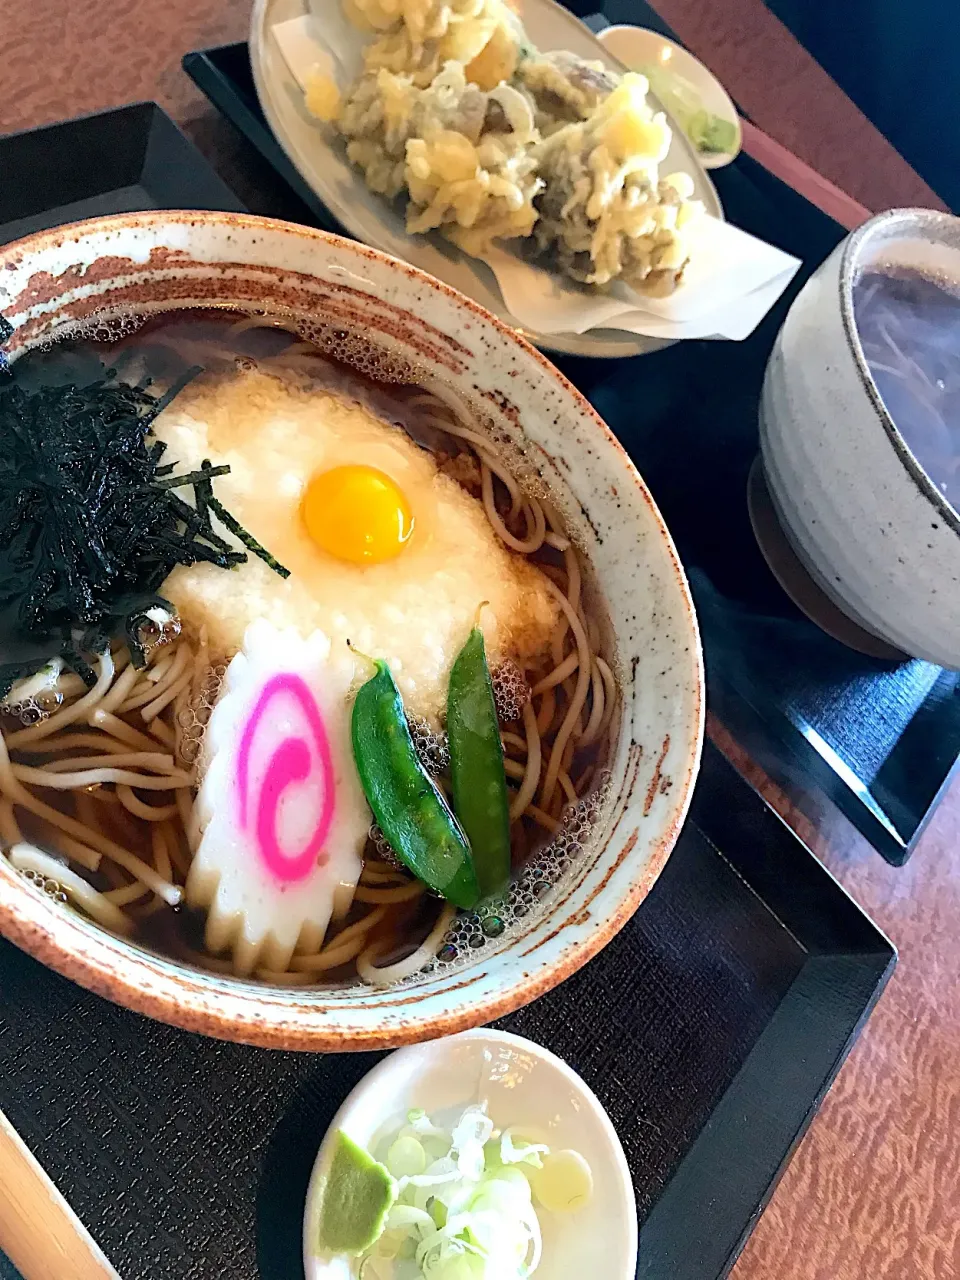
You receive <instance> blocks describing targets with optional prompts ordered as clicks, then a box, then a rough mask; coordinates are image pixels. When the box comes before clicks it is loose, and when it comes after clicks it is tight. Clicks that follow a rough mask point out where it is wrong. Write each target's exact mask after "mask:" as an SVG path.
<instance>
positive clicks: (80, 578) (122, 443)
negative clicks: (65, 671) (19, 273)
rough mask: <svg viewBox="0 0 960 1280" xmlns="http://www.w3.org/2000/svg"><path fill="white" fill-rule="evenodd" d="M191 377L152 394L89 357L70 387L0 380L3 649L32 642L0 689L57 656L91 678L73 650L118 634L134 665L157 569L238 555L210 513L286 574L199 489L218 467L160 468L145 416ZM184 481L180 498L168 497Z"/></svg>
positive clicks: (7, 667) (158, 447)
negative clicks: (91, 376) (92, 365)
mask: <svg viewBox="0 0 960 1280" xmlns="http://www.w3.org/2000/svg"><path fill="white" fill-rule="evenodd" d="M0 320H2V317H0ZM0 334H2V329H0ZM7 336H9V335H7ZM18 367H19V362H17V368H18ZM200 372H202V370H201V369H200V368H199V367H195V368H192V369H189V370H187V371H186V372H185V373H184V374H183V375H182V376H181V377H180V378H178V379H177V381H176V382H175V383H174V384H173V385H172V386H171V387H170V388H169V389H168V390H167V391H165V392H164V394H163V395H160V396H155V395H153V394H152V393H151V392H150V391H149V390H148V389H147V385H146V384H144V383H142V384H140V385H137V386H131V385H129V384H127V383H124V382H122V381H120V380H119V379H118V378H116V376H115V375H114V373H113V371H112V370H106V369H104V368H103V367H102V366H100V371H99V376H98V377H96V378H95V380H92V381H90V380H86V381H85V384H84V385H79V380H76V381H73V382H68V383H67V384H66V385H59V386H58V385H53V384H52V383H48V384H47V385H33V384H31V383H30V382H29V381H24V382H21V381H19V380H18V379H17V378H16V376H14V377H13V378H11V379H5V380H3V381H2V382H0V548H2V554H0V614H2V615H3V616H4V621H5V624H6V623H7V621H8V620H9V624H10V626H11V628H12V631H13V633H14V640H15V643H14V645H13V648H14V649H15V650H16V649H17V648H18V647H19V648H20V649H22V648H23V647H24V644H23V642H24V641H25V642H26V643H27V647H28V648H29V647H31V646H32V647H33V649H34V650H35V651H37V656H36V657H35V658H32V659H31V661H29V662H23V661H21V660H19V659H17V660H16V661H12V662H7V663H5V664H0V697H3V696H4V694H5V693H6V692H7V691H8V690H9V688H10V686H11V685H12V684H13V683H14V682H15V681H16V680H18V679H20V678H22V677H23V676H25V675H29V674H31V672H33V671H36V670H38V669H39V667H40V666H42V665H43V663H44V662H45V661H47V660H48V659H49V658H50V657H52V656H54V655H57V654H59V655H60V656H61V657H62V658H63V659H64V661H65V662H67V663H68V664H69V665H70V666H71V667H72V668H73V670H75V671H76V672H77V673H78V674H79V675H80V676H81V677H82V678H83V679H84V680H85V681H87V682H89V681H91V680H93V679H95V675H94V672H93V670H92V667H91V665H90V663H89V662H88V661H87V660H86V658H85V657H84V654H86V655H88V656H89V655H91V654H95V653H101V652H103V650H104V648H105V647H106V645H107V644H108V643H109V640H110V639H111V638H123V639H125V640H126V641H127V643H128V644H129V646H130V649H131V654H132V657H133V661H134V662H135V663H136V665H138V666H139V665H142V663H143V662H144V661H145V655H144V651H143V644H142V641H141V639H140V632H141V629H142V627H143V624H144V622H145V620H146V613H147V610H149V609H151V608H155V607H157V606H160V607H162V608H165V609H167V610H169V611H170V612H171V613H172V612H173V609H172V606H171V605H170V604H169V603H168V602H167V601H165V600H164V599H163V598H162V597H161V596H159V595H158V594H157V593H158V590H159V588H160V586H161V584H162V583H163V581H164V579H165V578H166V577H167V576H168V574H169V573H170V572H171V570H172V569H173V568H174V567H175V566H176V565H178V564H182V565H191V564H195V563H197V562H199V561H206V562H209V563H211V564H215V565H217V566H219V567H220V568H223V569H231V568H233V567H234V566H235V565H238V564H243V563H244V562H245V561H246V560H247V555H246V552H244V551H239V550H235V549H234V547H233V546H231V544H229V543H228V542H226V541H225V540H224V539H223V538H222V537H221V536H220V535H219V534H218V533H216V532H215V531H214V530H213V528H212V526H211V512H212V513H214V514H215V515H216V516H217V517H218V518H219V519H220V520H221V522H222V523H223V524H225V525H226V527H227V528H228V529H229V530H230V532H231V533H233V534H235V536H236V537H237V538H238V539H239V540H240V541H241V542H242V543H243V544H244V546H246V547H247V548H248V549H249V550H250V551H252V552H254V553H255V554H256V555H258V556H260V557H261V559H263V560H265V561H266V563H267V564H269V565H270V566H271V568H273V569H275V570H276V572H277V573H279V574H281V575H282V576H284V577H286V576H287V575H288V571H287V570H286V569H284V568H283V566H282V565H279V564H278V563H277V562H276V561H275V560H274V559H273V557H272V556H270V555H269V553H268V552H266V551H265V550H264V549H263V547H261V546H260V544H259V543H258V542H257V541H256V540H255V539H254V538H252V537H251V535H250V534H249V533H247V531H246V530H245V529H243V528H242V527H241V526H240V524H239V523H238V522H237V521H236V520H235V519H234V517H233V516H231V515H230V513H229V512H228V511H226V509H225V508H224V507H223V506H222V504H221V503H219V502H218V501H217V500H216V499H215V498H214V497H213V486H212V481H213V480H214V479H215V478H216V477H217V476H221V475H226V474H227V472H228V471H229V470H230V468H229V467H226V466H218V467H215V466H212V465H211V464H210V463H209V462H204V464H203V468H202V469H201V470H200V471H193V472H190V473H188V474H185V475H180V476H178V475H175V474H174V472H175V469H176V466H175V463H172V462H168V461H165V462H164V463H163V464H161V458H163V457H164V453H165V448H166V446H165V445H164V443H163V442H162V441H159V440H156V439H154V438H153V435H152V431H151V423H152V422H153V421H154V420H155V419H156V417H157V415H158V414H159V413H161V412H162V410H163V409H164V408H166V406H167V405H168V404H169V403H170V401H171V400H172V399H173V398H174V396H176V395H177V394H178V392H180V391H181V390H182V389H183V387H185V386H186V385H187V383H188V382H189V381H190V380H191V379H192V378H194V377H195V376H196V375H197V374H198V373H200ZM189 488H192V489H193V497H194V504H193V505H192V506H191V505H190V504H189V503H188V502H185V501H184V499H183V498H182V497H180V496H179V494H178V493H177V492H176V491H177V490H180V489H189ZM6 638H9V637H6ZM40 649H42V652H43V655H44V656H40V653H39V650H40ZM8 656H9V655H8Z"/></svg>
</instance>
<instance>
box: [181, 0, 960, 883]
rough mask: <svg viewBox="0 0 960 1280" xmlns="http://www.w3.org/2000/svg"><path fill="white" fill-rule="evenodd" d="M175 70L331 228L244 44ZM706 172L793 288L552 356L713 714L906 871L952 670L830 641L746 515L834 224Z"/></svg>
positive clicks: (622, 14)
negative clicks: (596, 435)
mask: <svg viewBox="0 0 960 1280" xmlns="http://www.w3.org/2000/svg"><path fill="white" fill-rule="evenodd" d="M580 7H581V8H582V7H583V6H580ZM605 11H606V13H607V15H608V17H609V18H610V20H611V21H623V22H627V21H629V22H634V23H639V24H645V25H648V26H653V27H656V28H658V29H659V30H661V31H666V30H667V28H666V27H665V26H664V24H663V22H661V21H660V19H659V18H658V17H657V16H656V15H655V14H654V13H653V11H652V10H651V9H649V7H648V6H647V5H646V4H645V3H643V0H608V3H607V5H606V6H605ZM604 21H605V20H604V19H603V18H600V17H596V16H595V17H594V18H592V19H590V25H591V26H593V27H594V28H599V27H600V26H602V25H603V24H604ZM184 67H185V69H186V70H187V72H188V73H189V74H190V75H191V76H192V77H193V79H194V80H195V81H196V82H197V84H198V85H199V86H200V88H201V89H202V90H203V91H204V92H205V93H206V94H207V96H208V97H209V98H210V99H211V101H212V102H213V103H214V105H215V106H216V107H217V108H218V109H219V110H220V111H222V112H223V113H224V114H225V115H226V116H227V117H228V118H229V119H230V120H232V121H233V123H234V124H235V125H236V126H237V127H238V128H239V129H240V130H241V132H242V133H244V134H245V136H246V137H247V138H248V139H249V140H250V141H251V142H252V143H253V145H254V146H255V147H256V148H257V150H258V151H259V152H260V153H261V154H262V155H263V156H264V157H265V158H266V159H267V160H268V161H269V162H270V164H271V165H272V166H273V167H274V168H275V170H276V172H277V173H278V174H279V175H280V176H281V177H282V178H283V180H284V182H285V183H286V184H288V187H289V194H290V198H291V204H292V213H291V215H290V216H293V217H297V218H298V219H299V220H306V221H310V222H312V223H313V224H314V225H317V226H321V227H323V228H325V229H327V230H333V231H337V230H341V228H340V227H339V226H338V225H337V224H336V223H335V221H334V220H333V219H332V217H331V215H330V214H329V213H328V212H327V210H326V209H325V208H324V207H323V205H322V204H321V203H320V202H319V201H318V199H317V197H316V196H314V195H313V194H312V192H311V191H310V190H309V188H308V187H307V186H306V184H305V183H304V182H303V180H302V179H301V178H300V176H299V175H298V174H297V172H296V170H295V169H294V167H293V165H292V164H291V163H290V161H289V160H287V158H286V156H285V155H284V153H283V151H282V150H281V148H280V146H279V144H278V143H277V141H276V139H275V138H274V137H273V134H272V133H271V132H270V130H269V128H268V126H267V124H266V122H265V120H264V118H263V115H262V113H261V111H260V107H259V105H258V103H257V98H256V93H255V91H254V87H253V81H252V77H251V73H250V64H249V58H248V56H247V49H246V46H245V45H242V44H238V45H228V46H224V47H222V48H219V49H211V50H207V51H205V52H199V53H190V54H188V55H187V56H186V58H185V59H184ZM711 176H712V177H713V179H714V181H715V183H716V186H717V189H718V191H719V194H720V198H721V200H722V202H723V205H724V208H725V210H726V212H727V216H728V217H729V218H730V220H731V221H733V222H736V223H737V225H739V226H741V227H743V228H744V229H745V230H747V231H749V232H751V233H753V234H754V235H757V236H760V237H761V238H763V239H765V240H769V241H771V242H772V243H774V244H777V245H779V246H780V247H781V248H783V249H785V250H786V251H787V252H789V253H791V254H793V255H795V256H796V257H798V258H800V259H801V260H802V262H803V267H802V269H801V271H800V272H799V274H798V276H797V279H796V281H795V282H794V284H793V286H792V287H791V289H790V290H789V292H788V294H787V296H786V297H785V298H784V299H783V300H781V302H780V304H779V305H778V306H777V307H776V308H775V309H774V311H773V312H772V313H771V314H770V315H769V316H768V317H767V319H766V320H765V321H764V323H763V324H762V325H761V326H760V328H759V329H758V330H757V331H756V333H754V334H753V335H752V336H751V337H750V338H749V339H748V340H747V341H746V342H741V343H729V342H721V343H710V342H685V343H681V344H678V345H677V346H675V347H672V348H670V349H669V350H667V351H663V352H658V353H656V354H654V355H647V356H638V357H635V358H633V359H629V360H618V361H613V362H609V361H602V360H586V359H575V358H569V357H561V358H559V359H558V360H557V363H558V364H559V365H560V367H561V368H562V369H563V370H564V372H565V373H566V374H567V375H568V376H569V377H570V378H571V379H572V381H573V382H575V383H576V384H577V385H578V386H579V387H580V388H581V390H583V391H584V392H585V393H586V394H587V395H588V396H589V397H590V399H591V400H592V401H593V402H594V404H595V405H596V406H597V408H598V409H599V410H600V412H601V413H602V414H603V416H604V417H605V418H606V420H607V422H608V423H609V424H610V426H611V427H612V428H613V430H614V431H615V432H616V434H617V435H618V436H619V437H620V439H621V441H622V442H623V444H624V445H625V447H626V448H627V450H628V451H629V452H630V454H631V455H632V457H633V458H634V460H635V462H636V463H637V466H638V467H639V469H640V471H641V473H642V474H643V477H644V479H645V480H646V481H647V483H648V485H649V486H650V488H651V490H652V492H653V495H654V497H655V498H656V500H657V503H658V504H659V506H660V508H661V510H662V512H663V514H664V516H665V518H666V520H667V523H668V525H669V527H670V530H671V532H672V533H673V536H674V538H675V540H676V542H677V546H678V549H679V551H680V554H681V556H682V558H683V561H684V564H685V565H686V568H687V570H688V572H689V574H690V579H691V583H692V586H693V590H694V595H695V598H696V602H697V607H698V612H699V616H700V622H701V626H702V630H703V640H704V649H705V655H706V664H707V675H708V684H709V698H710V706H711V708H712V709H713V710H714V711H716V712H717V713H718V714H719V716H720V717H721V719H722V720H723V721H724V722H725V723H726V724H727V726H728V727H729V728H730V729H731V730H732V731H733V732H734V734H735V735H736V736H738V737H739V738H740V739H741V741H742V742H743V743H744V744H745V745H746V746H747V747H748V748H749V749H750V751H751V752H752V754H753V755H754V756H755V757H756V758H757V759H758V760H759V761H760V762H761V763H762V764H763V765H764V766H765V768H766V769H767V770H768V772H769V773H770V774H771V775H772V776H774V777H775V778H776V779H777V780H778V781H779V782H780V783H782V784H784V785H788V786H790V787H791V788H792V789H793V790H794V791H795V792H796V793H797V794H798V795H799V798H800V799H801V801H802V799H803V797H804V794H805V793H806V794H807V795H809V796H811V797H813V798H814V800H815V801H816V802H819V801H820V800H821V799H823V798H824V797H825V798H827V799H828V800H829V801H830V802H832V803H833V804H834V805H836V806H837V807H838V808H839V809H840V810H841V811H842V812H843V813H844V814H846V816H847V817H848V818H849V819H850V820H851V821H852V822H853V823H854V824H855V825H856V826H857V827H858V828H859V829H860V831H861V832H862V833H863V834H864V835H865V836H866V837H867V839H868V840H869V841H870V843H871V844H872V845H873V846H874V848H875V849H877V851H878V852H879V853H881V854H882V855H883V857H884V858H886V859H887V860H888V861H890V862H893V863H898V864H899V863H902V862H904V861H905V860H906V859H907V857H909V855H910V853H911V852H912V850H913V847H914V845H915V843H916V840H917V838H918V836H919V835H920V832H921V831H922V830H923V827H924V825H925V823H926V821H927V819H928V818H929V816H930V813H931V812H932V810H933V808H934V806H935V804H936V802H937V800H938V799H939V797H940V795H941V794H942V792H943V790H944V789H945V786H946V783H947V781H948V779H949V777H950V774H951V771H952V770H953V768H954V766H955V764H956V761H957V759H958V757H960V675H958V674H957V673H956V672H949V671H944V670H942V669H941V668H939V667H934V666H932V665H931V664H929V663H925V662H906V663H901V664H895V663H892V662H886V661H880V660H877V659H873V658H868V657H864V656H863V655H861V654H859V653H855V652H853V651H852V650H850V649H847V648H846V647H845V646H844V645H842V644H840V643H839V642H838V641H836V640H833V639H831V638H830V637H829V636H827V635H824V634H823V633H822V632H821V631H820V630H819V628H818V627H816V626H815V625H814V624H813V623H811V622H810V621H808V619H807V618H806V617H804V616H803V615H802V614H801V613H800V611H799V610H798V609H797V608H796V607H795V606H794V605H793V604H792V603H791V601H790V600H789V599H788V598H787V596H786V595H785V594H784V592H783V590H782V589H781V588H780V586H779V585H778V584H777V582H776V581H775V579H774V578H773V576H772V574H771V573H770V571H769V569H768V568H767V566H766V563H765V562H764V560H763V558H762V556H761V554H760V552H759V550H758V548H757V545H756V541H755V539H754V537H753V533H752V530H751V527H750V522H749V518H748V514H747V502H746V490H747V477H748V474H749V471H750V466H751V464H752V462H753V460H754V458H755V457H756V454H757V448H758V444H757V405H758V401H759V394H760V386H761V381H762V378H763V370H764V367H765V364H766V360H767V356H768V354H769V352H770V348H771V347H772V345H773V340H774V337H775V336H776V333H777V330H778V329H779V327H780V325H781V324H782V322H783V318H784V316H785V314H786V311H787V308H788V306H789V303H790V302H791V301H792V299H793V297H794V296H795V295H796V292H797V291H798V290H799V288H800V286H801V285H802V283H803V282H804V280H806V278H807V277H808V275H809V274H810V272H811V271H812V270H813V268H814V267H816V266H817V265H818V264H819V263H820V262H821V261H822V259H823V258H825V257H826V256H827V254H828V253H829V252H830V250H831V249H832V248H833V247H834V245H836V244H837V242H838V241H839V240H840V239H841V238H842V236H843V234H844V232H843V229H842V228H841V227H839V226H838V225H837V224H836V223H834V222H833V221H832V220H831V219H830V218H828V217H827V216H826V215H825V214H823V213H821V212H820V211H819V210H818V209H816V208H815V207H814V206H813V205H811V204H810V203H809V202H808V201H807V200H806V199H804V197H803V196H801V195H798V194H797V193H796V192H795V191H793V190H791V188H789V187H788V186H786V185H785V184H784V183H782V182H781V181H779V179H777V178H775V177H773V176H772V175H771V174H770V173H768V172H767V171H766V170H765V169H763V168H762V167H761V166H760V165H758V164H756V163H755V162H754V161H752V160H751V159H750V158H749V157H748V156H745V155H742V156H741V157H740V158H739V159H738V160H737V161H736V162H735V163H734V164H733V165H731V166H729V167H728V168H726V169H722V170H714V172H713V174H712V175H711Z"/></svg>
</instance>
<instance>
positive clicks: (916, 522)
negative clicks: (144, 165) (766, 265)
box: [760, 209, 960, 667]
mask: <svg viewBox="0 0 960 1280" xmlns="http://www.w3.org/2000/svg"><path fill="white" fill-rule="evenodd" d="M884 264H891V265H900V266H910V267H916V268H919V269H921V270H924V271H927V272H932V273H944V274H946V275H948V276H949V277H950V279H951V280H953V281H955V282H960V218H953V217H951V216H950V215H949V214H945V213H936V212H934V211H933V210H930V209H894V210H892V211H891V212H889V213H883V214H880V215H879V216H878V217H876V218H871V220H870V221H869V222H866V223H864V225H863V226H862V227H860V228H859V229H858V230H857V231H855V232H853V234H852V235H850V236H848V237H847V239H846V240H844V241H843V242H842V243H841V244H840V245H838V246H837V248H836V249H835V250H834V251H833V253H832V254H831V255H830V257H829V258H827V260H826V262H824V263H823V264H822V266H821V267H820V268H819V269H818V270H817V271H816V272H815V273H814V274H813V276H811V278H810V279H809V280H808V281H807V283H806V285H805V286H804V287H803V289H802V290H801V292H800V294H799V295H798V297H797V299H796V301H795V302H794V304H793V306H792V307H791V308H790V313H789V315H788V316H787V319H786V321H785V323H784V325H783V328H782V329H781V331H780V334H779V337H778V338H777V342H776V346H775V347H774V350H773V354H772V355H771V357H770V362H769V364H768V366H767V373H766V379H765V381H764V387H763V398H762V402H761V411H760V446H761V454H762V458H763V469H764V474H765V476H766V480H767V487H768V488H769V491H770V496H771V498H772V500H773V504H774V507H775V509H776V512H777V516H778V519H779V521H780V524H781V525H782V527H783V530H784V532H785V533H786V535H787V537H788V539H789V540H790V543H791V545H792V546H793V548H794V550H795V551H796V553H797V555H798V556H799V557H800V560H801V561H802V563H803V565H804V568H805V569H806V570H807V572H808V573H809V574H810V575H811V577H812V578H813V579H814V581H815V582H816V584H817V585H818V586H819V587H820V588H821V589H822V590H823V591H824V592H825V593H826V594H827V595H828V596H829V597H830V599H831V600H832V601H833V603H834V604H836V605H837V606H838V607H839V608H840V609H841V610H842V611H843V612H844V613H845V614H846V615H847V616H848V617H849V618H851V619H853V621H854V622H856V623H857V624H858V625H859V626H861V627H862V628H864V629H865V630H866V631H869V632H870V633H871V634H872V635H874V636H877V637H879V638H880V639H881V640H883V641H885V642H886V643H887V644H889V645H891V646H893V648H894V649H897V650H900V651H901V652H902V653H907V654H912V655H913V656H915V657H917V658H926V659H927V660H928V661H929V662H935V663H938V664H939V665H941V666H946V667H960V515H958V514H957V512H956V511H955V510H954V509H953V508H952V507H951V506H950V504H949V503H948V502H947V500H946V498H945V497H944V496H943V494H942V493H941V492H940V490H939V489H938V488H937V486H936V484H934V482H933V480H931V478H930V477H929V476H928V475H927V473H926V472H925V471H924V469H923V467H922V466H921V465H920V463H919V462H918V461H917V459H916V458H915V457H914V455H913V454H912V453H911V452H910V450H909V448H908V447H907V444H906V442H905V440H904V439H903V436H902V435H901V434H900V432H899V431H898V430H897V424H896V423H895V422H894V421H893V419H892V418H891V416H890V414H889V413H888V412H887V410H886V408H885V407H884V404H883V400H882V399H881V397H880V394H879V392H878V391H877V387H876V384H875V383H874V381H873V378H872V377H871V376H870V371H869V369H868V367H867V362H866V359H865V358H864V354H863V348H862V347H861V345H860V339H859V337H858V336H857V328H856V323H855V320H854V310H853V286H854V282H855V280H856V278H857V275H858V273H859V272H860V271H862V270H863V269H864V268H865V267H873V266H878V265H880V266H882V265H884Z"/></svg>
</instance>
